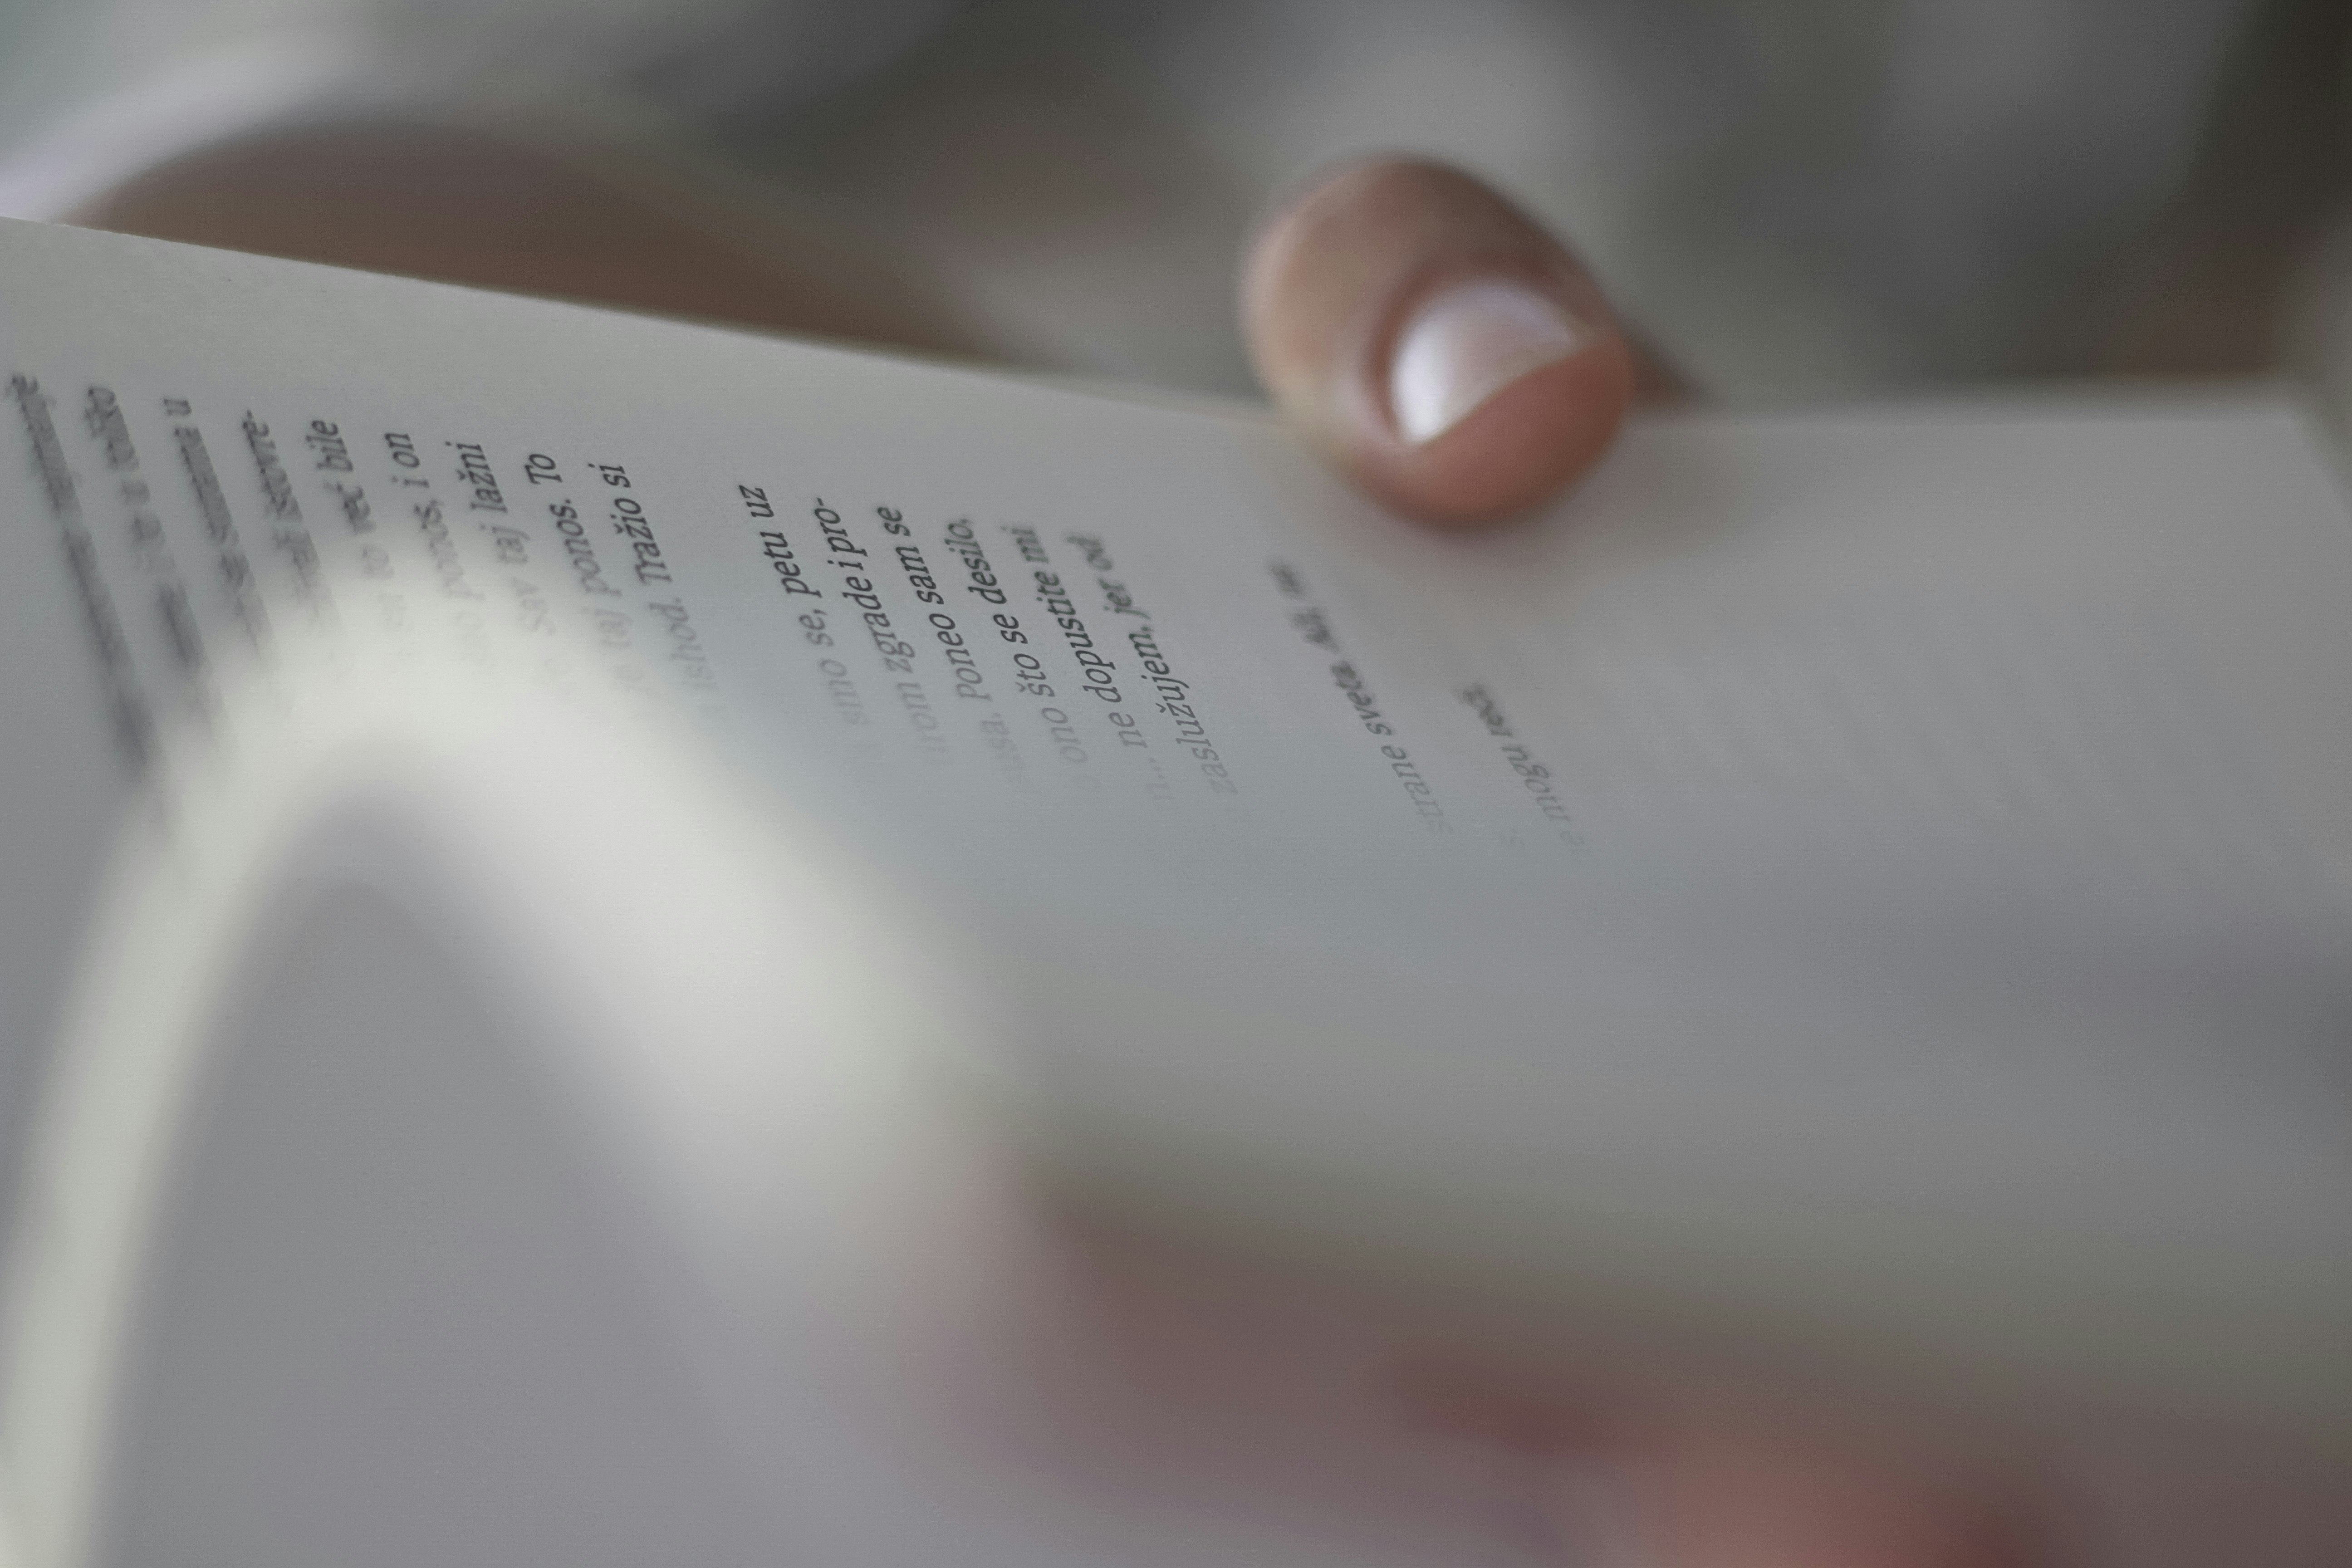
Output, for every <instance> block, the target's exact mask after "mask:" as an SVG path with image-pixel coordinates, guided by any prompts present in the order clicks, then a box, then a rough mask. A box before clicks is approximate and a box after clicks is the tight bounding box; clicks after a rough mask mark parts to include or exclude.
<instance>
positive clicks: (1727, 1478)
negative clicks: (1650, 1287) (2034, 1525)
mask: <svg viewBox="0 0 2352 1568" xmlns="http://www.w3.org/2000/svg"><path fill="white" fill-rule="evenodd" d="M1647 1471H1648V1476H1649V1479H1650V1480H1651V1486H1650V1489H1649V1496H1648V1497H1647V1498H1646V1499H1645V1500H1644V1501H1645V1503H1646V1507H1645V1509H1644V1511H1645V1512H1647V1513H1648V1514H1649V1515H1650V1517H1649V1519H1648V1520H1647V1521H1646V1528H1645V1529H1644V1530H1643V1535H1644V1536H1645V1537H1646V1539H1647V1540H1648V1541H1649V1542H1651V1543H1652V1548H1653V1550H1654V1553H1655V1555H1656V1558H1657V1561H1658V1563H1659V1564H1660V1565H1661V1568H2029V1565H2030V1564H2032V1563H2035V1562H2038V1561H2040V1560H2041V1558H2042V1553H2040V1552H2037V1551H2035V1550H2034V1548H2033V1545H2032V1539H2031V1536H2032V1531H2031V1530H2030V1528H2029V1526H2030V1522H2031V1521H2032V1518H2033V1510H2030V1509H2028V1508H2026V1507H2025V1506H2023V1505H2022V1504H2021V1502H2019V1501H2018V1500H2017V1499H2015V1498H2013V1497H2004V1498H2000V1500H1998V1501H1996V1500H1995V1497H1996V1495H1997V1492H1998V1491H1999V1490H2000V1489H1995V1488H1992V1487H1990V1486H1988V1485H1987V1484H1985V1483H1984V1482H1983V1481H1982V1480H1981V1479H1979V1481H1978V1482H1977V1484H1976V1485H1974V1486H1973V1487H1970V1486H1963V1485H1959V1484H1955V1483H1952V1482H1949V1481H1948V1480H1944V1479H1937V1478H1934V1477H1931V1476H1930V1475H1928V1474H1927V1473H1924V1472H1923V1471H1920V1470H1917V1469H1903V1468H1894V1467H1891V1466H1887V1465H1883V1464H1877V1463H1873V1462H1872V1461H1870V1460H1869V1459H1867V1458H1862V1457H1859V1456H1857V1455H1856V1454H1855V1453H1854V1452H1853V1451H1852V1450H1851V1448H1848V1447H1817V1446H1815V1445H1814V1444H1813V1443H1812V1442H1811V1440H1810V1439H1809V1438H1807V1437H1805V1436H1801V1435H1800V1436H1790V1435H1785V1434H1784V1435H1774V1434H1758V1433H1753V1432H1746V1431H1741V1430H1738V1429H1737V1428H1728V1429H1727V1428H1724V1427H1721V1426H1715V1427H1708V1426H1696V1427H1693V1428H1690V1429H1688V1430H1685V1431H1684V1432H1682V1433H1680V1434H1678V1435H1676V1436H1675V1437H1674V1438H1673V1439H1671V1440H1669V1441H1667V1442H1665V1443H1664V1444H1663V1445H1661V1446H1659V1447H1657V1448H1655V1449H1654V1450H1653V1451H1652V1454H1651V1456H1650V1458H1649V1464H1648V1466H1647Z"/></svg>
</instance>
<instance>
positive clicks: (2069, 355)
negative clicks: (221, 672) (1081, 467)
mask: <svg viewBox="0 0 2352 1568" xmlns="http://www.w3.org/2000/svg"><path fill="white" fill-rule="evenodd" d="M2347 40H2352V6H2347V5H2340V4H2335V3H2332V0H1196V3H1193V4H1187V5H1150V4H1144V3H1142V0H476V3H468V0H0V211H6V212H11V213H15V214H17V215H19V216H58V215H59V214H62V213H67V212H73V211H77V210H81V211H86V210H88V205H89V203H90V202H91V201H92V200H93V199H94V198H95V197H96V195H98V193H100V192H102V191H104V190H106V189H108V188H109V187H110V185H112V184H116V183H119V182H120V181H121V180H122V179H123V178H124V177H126V176H127V175H130V174H134V173H135V172H137V171H139V170H141V169H142V168H148V167H152V166H153V165H155V164H156V163H161V162H163V161H166V160H168V159H171V158H173V157H178V156H183V155H184V154H186V153H189V152H191V151H193V150H195V149H199V148H202V147H204V146H205V145H208V144H215V143H220V142H227V141H233V140H235V139H236V138H239V137H243V136H249V135H251V134H253V133H254V132H257V131H258V130H262V129H265V128H268V127H270V126H273V125H284V124H287V123H290V122H299V121H304V120H306V119H310V120H316V119H317V118H319V117H321V116H346V117H348V116H352V115H360V116H367V115H394V116H422V117H425V118H436V117H437V118H441V119H448V118H457V119H460V120H471V121H478V122H488V123H496V124H498V125H499V126H502V127H506V128H509V129H520V130H521V131H523V132H526V133H528V134H532V135H538V136H541V137H544V138H547V139H551V140H554V141H562V142H572V143H576V144H583V145H593V146H596V147H599V148H603V149H606V150H610V151H613V152H614V153H616V155H625V156H626V157H628V158H631V159H635V160H637V163H636V164H635V166H636V167H637V169H638V171H639V173H640V174H642V173H643V170H644V169H645V168H646V167H648V166H656V165H657V166H659V167H660V168H662V169H664V170H668V171H677V172H680V173H681V175H682V177H690V178H691V179H692V180H693V181H696V182H698V183H699V185H700V188H701V190H702V191H703V193H704V194H705V195H709V194H710V193H712V192H718V193H721V195H722V200H723V202H724V203H725V204H727V205H731V206H733V207H735V208H736V209H738V210H739V211H740V212H742V213H745V214H748V215H751V216H754V217H756V218H758V219H760V220H761V221H768V220H773V222H774V224H775V225H776V226H773V227H772V228H770V229H768V230H766V231H764V232H766V233H768V234H770V235H771V236H775V237H781V243H782V244H783V245H785V246H787V247H790V246H791V245H793V244H794V243H800V241H796V240H795V238H794V237H795V236H803V237H806V239H805V243H806V245H807V246H808V247H810V248H811V249H812V250H813V251H823V252H825V253H826V254H828V255H830V256H831V257H832V258H833V261H832V263H831V265H832V266H833V268H834V269H835V273H836V274H843V275H850V276H856V275H860V274H865V275H870V276H873V277H877V278H878V277H880V276H882V275H883V274H884V273H887V274H888V275H889V277H890V279H891V287H893V288H894V289H901V290H904V291H905V292H907V293H908V294H909V295H919V296H920V297H921V298H922V299H923V300H924V301H925V302H926V308H927V309H930V310H935V312H936V313H937V316H938V317H939V318H940V319H941V320H946V319H952V321H954V322H955V324H956V325H955V330H954V331H952V332H946V333H940V332H934V333H931V334H929V336H930V338H932V339H941V338H945V339H954V340H957V342H956V346H960V347H967V348H971V349H973V350H976V351H977V352H982V353H988V354H990V355H992V356H994V357H999V358H1003V359H1005V360H1008V361H1011V362H1013V363H1019V364H1024V365H1028V366H1032V367H1035V368H1039V369H1044V370H1051V371H1058V372H1064V373H1073V374H1087V375H1099V376H1109V377H1117V378H1122V379H1130V380H1137V381H1144V382H1151V383H1157V384H1162V385H1167V386H1171V387H1177V388H1184V389H1192V390H1198V391H1203V392H1211V393H1237V392H1244V391H1246V390H1247V389H1248V388H1249V386H1250V378H1249V374H1248V369H1247V366H1246V363H1245V362H1244V357H1243V353H1242V349H1241V345H1240V341H1239V338H1238V336H1237V334H1236V331H1235V330H1234V323H1233V319H1232V308H1231V299H1232V292H1233V288H1232V279H1233V271H1234V253H1235V248H1236V246H1237V245H1238V243H1239V241H1240V240H1241V238H1242V237H1243V236H1244V234H1245V233H1246V231H1247V229H1248V227H1249V226H1250V224H1251V222H1252V219H1253V216H1254V215H1255V213H1256V212H1258V211H1259V210H1260V209H1261V207H1262V206H1263V205H1264V204H1265V202H1267V200H1268V199H1269V198H1270V196H1271V195H1273V194H1274V193H1276V192H1277V191H1278V190H1279V189H1280V188H1281V187H1282V186H1283V185H1284V184H1286V183H1287V182H1290V181H1293V180H1296V179H1297V178H1299V177H1300V176H1301V175H1303V174H1306V173H1307V172H1308V171H1310V170H1312V169H1313V168H1314V167H1315V166H1316V165H1318V163H1325V162H1328V161H1329V160H1331V159H1333V158H1336V157H1339V156H1342V155H1345V154H1348V153H1353V152H1360V151H1364V150H1368V149H1384V148H1385V149H1407V150H1412V151H1416V152H1421V153H1431V154H1435V155H1438V156H1442V157H1445V158H1450V159H1453V160H1455V161H1458V162H1460V163H1464V164H1465V165H1467V166H1468V167H1470V168H1472V169H1474V170H1475V171H1477V172H1479V173H1481V174H1485V175H1486V176H1487V177H1489V178H1490V179H1493V180H1495V181H1496V182H1497V183H1499V184H1501V185H1503V186H1504V187H1505V188H1506V189H1507V190H1508V191H1509V192H1511V193H1512V194H1514V195H1517V197H1518V198H1520V199H1521V200H1522V201H1523V202H1524V203H1525V204H1526V205H1528V206H1529V207H1530V208H1531V209H1532V210H1534V211H1535V212H1536V213H1538V215H1540V216H1543V217H1544V218H1546V219H1547V220H1549V222H1551V223H1552V224H1553V225H1555V226H1557V227H1558V228H1559V230H1560V231H1561V232H1562V233H1564V234H1566V235H1567V236H1568V237H1570V238H1571V240H1572V241H1573V242H1574V243H1575V244H1576V245H1577V246H1578V247H1580V248H1581V249H1582V250H1583V251H1584V252H1585V253H1586V255H1587V257H1588V258H1589V259H1590V260H1591V262H1592V263H1593V264H1594V265H1595V266H1596V267H1597V268H1599V269H1600V271H1601V275H1602V276H1603V278H1604V279H1606V280H1607V281H1608V282H1609V284H1610V286H1611V288H1612V289H1613V290H1614V292H1615V294H1616V296H1617V298H1618V299H1619V301H1620V303H1621V305H1622V307H1623V308H1624V309H1625V310H1626V311H1628V312H1629V313H1630V315H1631V316H1632V317H1633V319H1634V320H1635V321H1637V322H1638V323H1639V324H1640V325H1641V326H1642V328H1643V330H1644V331H1646V332H1647V333H1648V334H1649V336H1650V337H1651V339H1652V340H1653V341H1654V343H1655V344H1657V345H1658V346H1659V347H1660V348H1661V349H1662V350H1663V352H1664V353H1665V355H1666V356H1667V357H1668V358H1669V359H1670V360H1671V361H1672V362H1674V363H1676V364H1677V365H1679V366H1680V367H1681V368H1682V369H1683V370H1684V371H1685V374H1687V375H1688V376H1689V377H1690V378H1691V379H1692V380H1693V381H1694V382H1696V384H1699V385H1700V386H1702V387H1703V388H1706V390H1708V391H1710V392H1712V393H1714V394H1716V395H1719V396H1722V397H1725V398H1727V399H1730V400H1734V401H1759V400H1783V399H1792V398H1807V399H1812V398H1837V397H1847V396H1853V395H1870V394H1876V393H1880V392H1882V391H1885V390H1888V389H1929V388H1935V387H1938V386H1946V385H1950V384H1965V383H1974V382H1981V381H1985V380H1988V379H1991V378H2019V377H2041V378H2051V377H2060V378H2074V377H2084V376H2091V375H2107V374H2127V375H2159V376H2175V375H2199V376H2204V375H2234V374H2259V373H2266V372H2272V371H2279V370H2284V371H2288V372H2291V373H2293V374H2300V375H2303V376H2305V377H2308V378H2309V379H2310V380H2311V381H2312V382H2313V384H2315V385H2316V386H2317V387H2318V388H2319V389H2320V390H2321V392H2322V393H2323V395H2326V396H2328V397H2329V398H2330V399H2331V401H2333V402H2335V403H2336V404H2337V405H2341V404H2342V403H2343V401H2344V399H2343V397H2342V396H2341V395H2340V393H2341V391H2342V389H2344V388H2345V387H2346V386H2347V384H2352V370H2347V369H2340V368H2339V366H2347V367H2352V304H2347V300H2352V290H2347V289H2346V288H2345V287H2343V286H2342V283H2341V282H2340V281H2339V280H2341V279H2352V229H2346V228H2345V227H2344V226H2343V225H2342V219H2343V218H2344V217H2345V216H2346V213H2347V195H2352V51H2348V50H2347ZM353 177H354V179H356V180H358V181H360V182H362V183H364V180H365V178H366V175H365V173H364V171H362V172H360V173H359V174H355V175H354V176H353ZM347 195H350V196H352V197H353V198H359V197H360V196H361V195H362V193H360V192H357V191H352V192H349V193H347ZM402 199H403V200H404V201H407V202H409V203H411V204H413V205H414V204H421V205H423V206H424V207H425V208H429V207H430V205H431V202H432V197H431V195H430V193H429V192H428V193H424V194H422V195H420V194H419V193H416V192H414V191H411V192H408V193H406V194H405V195H404V196H403V197H402ZM117 221H120V222H121V226H131V227H136V226H141V224H140V220H139V219H137V218H131V219H119V220H117ZM417 221H419V222H422V223H431V222H435V221H448V222H452V223H456V222H460V221H463V220H462V219H461V218H459V217H457V216H447V217H446V218H436V217H435V216H433V214H432V213H431V212H430V211H425V212H424V213H423V214H422V216H419V218H418V220H417ZM150 226H161V227H169V225H168V224H151V225H150ZM255 247H256V248H267V247H268V246H266V245H261V244H257V245H256V246H255ZM281 248H298V247H294V246H292V245H287V246H283V247H281ZM413 269H417V270H429V269H430V268H427V267H425V266H422V265H419V266H417V267H415V268H413ZM584 291H588V292H593V291H595V290H594V289H586V290H584ZM907 335H908V336H909V337H910V338H913V339H922V338H924V337H925V334H923V333H919V332H918V333H909V334H907Z"/></svg>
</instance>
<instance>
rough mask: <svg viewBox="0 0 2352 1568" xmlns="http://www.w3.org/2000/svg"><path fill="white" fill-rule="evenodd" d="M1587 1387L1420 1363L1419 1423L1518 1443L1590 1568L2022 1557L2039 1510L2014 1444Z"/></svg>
mask: <svg viewBox="0 0 2352 1568" xmlns="http://www.w3.org/2000/svg"><path fill="white" fill-rule="evenodd" d="M1605 1386H1606V1385H1601V1384H1596V1385H1594V1386H1593V1387H1592V1388H1590V1389H1588V1390H1587V1391H1586V1392H1585V1393H1583V1394H1575V1393H1573V1392H1571V1391H1569V1390H1565V1389H1561V1388H1558V1387H1550V1388H1546V1387H1544V1386H1542V1385H1540V1384H1538V1385H1534V1386H1530V1385H1529V1384H1527V1383H1526V1382H1525V1381H1524V1380H1511V1379H1508V1378H1505V1379H1504V1380H1502V1381H1500V1382H1490V1381H1487V1380H1486V1379H1485V1378H1475V1377H1465V1374H1464V1373H1462V1371H1461V1369H1460V1368H1459V1367H1455V1368H1453V1369H1451V1370H1450V1371H1447V1370H1440V1371H1438V1372H1435V1373H1432V1372H1430V1371H1429V1370H1428V1369H1425V1368H1423V1369H1416V1373H1415V1375H1413V1376H1412V1377H1409V1378H1408V1379H1407V1380H1406V1382H1405V1383H1404V1384H1403V1385H1402V1390H1401V1392H1402V1394H1403V1395H1404V1397H1405V1400H1406V1403H1407V1406H1408V1408H1409V1409H1410V1410H1411V1411H1412V1414H1413V1418H1414V1419H1415V1421H1416V1424H1417V1425H1420V1426H1424V1427H1429V1428H1433V1429H1436V1430H1440V1431H1444V1432H1447V1433H1449V1434H1451V1435H1453V1436H1456V1437H1457V1438H1467V1439H1470V1440H1472V1441H1474V1442H1477V1443H1479V1444H1482V1445H1485V1446H1488V1447H1492V1448H1493V1449H1494V1450H1496V1451H1497V1452H1501V1453H1508V1454H1513V1455H1517V1456H1518V1457H1519V1458H1521V1459H1522V1460H1523V1461H1524V1463H1525V1468H1524V1469H1519V1470H1517V1473H1518V1474H1521V1475H1523V1476H1525V1477H1526V1478H1527V1480H1528V1482H1529V1483H1531V1485H1532V1487H1533V1489H1534V1501H1535V1503H1536V1508H1537V1511H1538V1515H1539V1516H1540V1517H1541V1518H1543V1519H1544V1520H1545V1521H1547V1523H1548V1527H1549V1529H1548V1533H1549V1535H1550V1537H1551V1539H1552V1540H1553V1541H1555V1542H1557V1544H1558V1546H1559V1549H1560V1552H1561V1553H1562V1555H1563V1556H1564V1557H1565V1558H1567V1559H1568V1560H1571V1561H1575V1562H1580V1563H1591V1564H1593V1565H1594V1568H2029V1565H2030V1564H2033V1563H2040V1562H2042V1560H2043V1553H2042V1552H2041V1551H2040V1550H2039V1547H2040V1544H2041V1543H2040V1537H2039V1534H2038V1531H2039V1527H2040V1526H2041V1525H2042V1522H2043V1521H2042V1517H2041V1510H2040V1509H2039V1508H2038V1507H2036V1506H2034V1505H2033V1503H2032V1500H2031V1499H2032V1489H2031V1488H2030V1487H2027V1486H2025V1485H2023V1484H2021V1480H2020V1479H2019V1476H2018V1473H2017V1472H2016V1469H2015V1468H2014V1464H2015V1456H2014V1455H2012V1454H2009V1453H2007V1452H2005V1450H2006V1447H2007V1446H2006V1445H1999V1446H1987V1445H1986V1444H1984V1442H1983V1440H1982V1439H1983V1435H1982V1434H1979V1435H1978V1436H1977V1440H1976V1441H1975V1442H1970V1441H1969V1440H1967V1439H1966V1438H1965V1437H1964V1436H1962V1435H1961V1434H1958V1433H1957V1432H1955V1433H1942V1432H1938V1431H1934V1430H1930V1429H1925V1428H1921V1427H1919V1426H1916V1424H1914V1423H1908V1422H1906V1423H1902V1424H1895V1425H1885V1424H1881V1425H1871V1424H1866V1423H1864V1422H1863V1421H1862V1420H1861V1419H1860V1418H1859V1417H1858V1416H1854V1415H1851V1413H1849V1415H1848V1416H1847V1417H1846V1418H1844V1419H1835V1418H1833V1417H1832V1415H1831V1413H1830V1412H1828V1411H1827V1410H1826V1409H1825V1408H1822V1407H1815V1406H1812V1405H1810V1404H1807V1405H1797V1406H1783V1405H1777V1404H1775V1405H1755V1404H1750V1403H1744V1402H1735V1401H1730V1400H1726V1399H1722V1398H1713V1399H1700V1398H1692V1397H1690V1396H1688V1395H1682V1396H1675V1395H1660V1394H1656V1393H1655V1392H1653V1393H1652V1394H1650V1395H1649V1396H1646V1397H1645V1396H1643V1394H1640V1393H1639V1392H1638V1391H1627V1390H1622V1389H1621V1390H1619V1391H1617V1392H1616V1393H1614V1394H1612V1393H1607V1392H1601V1389H1602V1388H1604V1387H1605Z"/></svg>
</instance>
